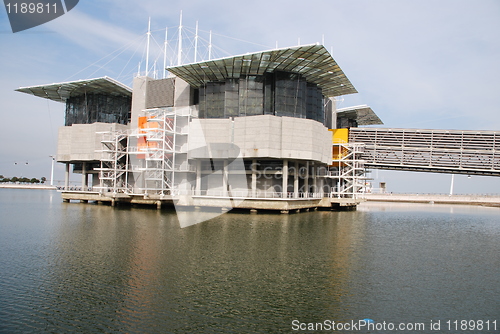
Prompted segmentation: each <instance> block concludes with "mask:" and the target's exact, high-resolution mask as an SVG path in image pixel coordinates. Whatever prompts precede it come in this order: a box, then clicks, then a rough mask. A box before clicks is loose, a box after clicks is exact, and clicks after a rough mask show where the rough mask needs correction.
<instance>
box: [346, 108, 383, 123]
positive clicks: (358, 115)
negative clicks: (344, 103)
mask: <svg viewBox="0 0 500 334" xmlns="http://www.w3.org/2000/svg"><path fill="white" fill-rule="evenodd" d="M337 117H347V118H349V119H354V120H356V122H357V123H358V125H375V124H384V123H383V122H382V120H381V119H380V118H379V117H378V116H377V114H375V112H374V111H373V110H372V108H370V107H369V106H367V105H361V106H355V107H348V108H342V109H337Z"/></svg>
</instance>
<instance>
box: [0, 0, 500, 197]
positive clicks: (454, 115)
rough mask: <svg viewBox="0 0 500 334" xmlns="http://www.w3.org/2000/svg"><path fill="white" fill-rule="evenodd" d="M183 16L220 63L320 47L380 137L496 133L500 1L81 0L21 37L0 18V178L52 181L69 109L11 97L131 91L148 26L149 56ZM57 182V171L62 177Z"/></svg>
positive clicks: (484, 188)
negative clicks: (91, 87)
mask: <svg viewBox="0 0 500 334" xmlns="http://www.w3.org/2000/svg"><path fill="white" fill-rule="evenodd" d="M181 10H182V11H183V24H184V26H185V27H186V31H187V30H191V31H192V30H193V29H194V27H195V23H196V21H199V26H200V29H201V30H202V32H201V34H202V37H203V38H204V39H205V40H206V39H208V31H209V30H212V31H213V44H214V45H215V46H217V48H216V49H215V50H214V52H215V56H228V55H231V54H241V53H246V52H252V51H259V50H263V49H269V48H273V47H275V46H276V44H278V46H279V47H285V46H291V45H297V44H298V40H299V38H300V42H301V44H310V43H316V42H322V40H323V39H324V41H325V46H326V47H327V48H328V49H329V50H332V52H333V56H334V58H335V59H336V60H337V62H338V63H339V65H340V66H341V68H342V69H343V70H344V72H345V73H346V75H347V76H348V78H349V79H350V80H351V82H352V83H353V84H354V86H355V87H356V88H357V90H358V91H359V92H360V93H359V94H355V95H352V96H346V97H345V99H344V101H343V102H342V103H341V105H340V107H348V106H351V105H357V104H368V105H370V106H371V107H372V108H373V109H374V111H375V112H376V113H377V114H378V115H379V116H380V118H381V119H382V120H383V121H384V123H385V125H384V126H385V127H393V128H396V127H397V128H435V129H463V130H500V93H499V92H500V80H499V79H498V78H500V66H499V64H498V60H499V59H500V34H499V32H500V2H498V1H497V0H478V1H468V0H466V1H462V0H440V1H431V0H419V1H410V0H350V1H346V0H310V1H307V2H290V1H281V0H278V1H272V0H267V1H263V0H254V1H252V2H248V1H239V0H231V1H226V0H223V1H216V0H214V1H198V0H195V1H188V0H185V1H173V0H172V1H164V0H144V1H131V0H99V1H95V0H80V2H79V4H78V5H77V6H76V7H75V8H74V9H73V10H72V11H70V12H68V13H67V14H66V15H64V16H62V17H60V18H58V19H56V20H54V21H51V22H49V23H47V24H44V25H41V26H38V27H35V28H32V29H30V30H26V31H24V32H19V33H16V34H13V33H12V32H11V29H10V26H9V22H8V19H7V15H6V12H5V9H4V8H2V9H0V43H1V44H0V45H1V48H0V59H1V66H2V69H1V71H0V113H1V117H2V121H1V122H0V138H1V141H2V143H3V144H2V145H1V146H0V174H3V175H5V176H15V175H16V176H21V175H23V176H29V177H41V176H46V177H49V175H50V158H49V155H51V154H55V153H56V143H57V129H58V127H59V126H62V125H63V122H64V115H63V113H64V105H63V104H60V103H55V102H48V101H46V100H44V99H39V98H36V97H32V96H29V95H26V94H22V93H18V92H15V91H14V89H16V88H18V87H21V86H30V85H37V84H48V83H53V82H62V81H68V80H77V79H86V78H90V77H98V76H104V75H107V76H110V77H113V78H115V79H118V80H120V81H122V82H124V83H125V84H130V83H131V81H132V77H133V75H134V72H137V68H138V63H139V61H141V60H142V61H143V63H142V64H143V65H142V66H144V58H143V54H144V51H145V33H146V30H147V22H148V17H151V25H152V30H153V31H154V34H153V36H154V42H153V43H152V47H153V49H155V50H156V51H154V50H153V52H152V54H153V56H152V57H153V58H154V57H156V56H157V53H155V52H157V51H158V50H159V46H161V45H162V43H163V36H164V29H165V27H168V28H169V35H170V36H171V37H172V38H174V37H173V35H174V34H175V33H176V31H177V26H178V24H179V13H180V11H181ZM224 36H226V37H224ZM228 37H233V38H228ZM240 40H244V41H250V42H252V43H243V42H241V41H240ZM156 43H157V44H158V45H159V46H158V45H157V44H156ZM172 47H174V45H172ZM110 54H111V55H112V56H109V55H110ZM114 56H116V57H114ZM162 63H163V61H162V60H159V62H158V66H161V65H162ZM143 70H144V69H143ZM15 162H17V163H18V164H17V165H16V164H15ZM26 162H28V164H26ZM62 176H63V168H62V166H58V167H57V169H56V179H62ZM372 176H373V177H377V178H378V179H377V182H378V181H386V182H387V183H388V188H389V190H391V191H398V192H401V191H407V192H413V191H418V192H426V191H428V192H442V193H446V192H448V191H449V184H450V176H449V175H440V174H416V173H402V172H385V171H379V172H373V173H372ZM499 187H500V178H493V177H472V178H471V179H468V178H467V177H466V176H460V177H457V178H456V179H455V191H456V192H463V193H469V192H471V193H472V192H482V193H492V192H495V193H498V192H500V191H499V190H498V189H499Z"/></svg>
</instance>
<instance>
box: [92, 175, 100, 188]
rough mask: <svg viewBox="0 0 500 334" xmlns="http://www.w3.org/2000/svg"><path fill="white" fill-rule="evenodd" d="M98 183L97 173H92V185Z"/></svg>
mask: <svg viewBox="0 0 500 334" xmlns="http://www.w3.org/2000/svg"><path fill="white" fill-rule="evenodd" d="M98 184H99V174H97V173H94V174H92V187H95V186H96V185H98Z"/></svg>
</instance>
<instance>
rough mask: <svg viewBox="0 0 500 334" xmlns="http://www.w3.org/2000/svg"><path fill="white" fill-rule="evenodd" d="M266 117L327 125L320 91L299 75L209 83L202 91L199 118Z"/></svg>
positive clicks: (266, 76) (263, 76) (283, 74)
mask: <svg viewBox="0 0 500 334" xmlns="http://www.w3.org/2000/svg"><path fill="white" fill-rule="evenodd" d="M264 114H266V115H276V116H288V117H296V118H308V119H313V120H316V121H318V122H321V123H324V120H325V117H324V107H323V95H322V91H321V88H319V87H318V86H317V85H316V84H311V83H308V82H307V81H306V79H305V78H304V77H302V76H301V75H299V74H296V73H289V72H275V73H266V74H265V75H247V76H243V77H241V78H238V79H234V78H230V79H226V80H224V81H215V82H208V83H206V84H205V85H203V86H202V87H200V89H199V116H200V118H229V117H238V116H253V115H264Z"/></svg>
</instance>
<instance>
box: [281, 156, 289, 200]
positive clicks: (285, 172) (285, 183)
mask: <svg viewBox="0 0 500 334" xmlns="http://www.w3.org/2000/svg"><path fill="white" fill-rule="evenodd" d="M282 181H283V183H282V186H281V187H282V190H281V191H282V193H283V198H287V193H288V160H286V159H284V160H283V180H282Z"/></svg>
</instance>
